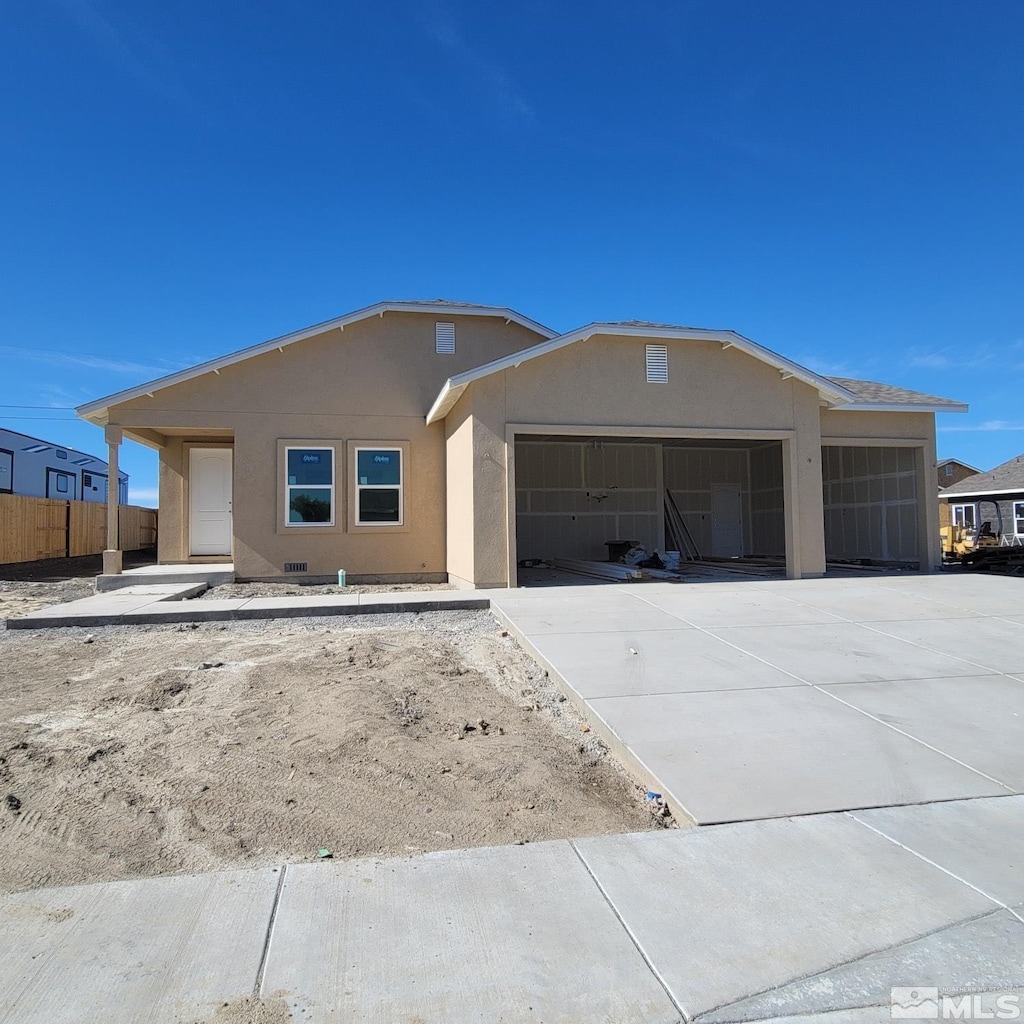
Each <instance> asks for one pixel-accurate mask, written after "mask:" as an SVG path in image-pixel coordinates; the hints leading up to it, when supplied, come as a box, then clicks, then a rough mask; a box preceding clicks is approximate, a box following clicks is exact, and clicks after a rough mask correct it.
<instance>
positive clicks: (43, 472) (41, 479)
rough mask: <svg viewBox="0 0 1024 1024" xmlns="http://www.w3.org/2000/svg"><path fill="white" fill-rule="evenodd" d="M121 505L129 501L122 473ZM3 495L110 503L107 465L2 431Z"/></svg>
mask: <svg viewBox="0 0 1024 1024" xmlns="http://www.w3.org/2000/svg"><path fill="white" fill-rule="evenodd" d="M119 479H120V489H119V492H120V503H121V504H122V505H123V504H126V503H127V501H128V474H127V473H121V474H120V475H119ZM0 494H25V495H29V496H31V497H35V498H65V499H70V500H72V501H101V502H102V501H106V500H107V464H106V463H105V462H104V461H103V460H102V459H97V458H96V457H95V456H94V455H87V454H86V453H85V452H80V451H76V450H75V449H74V448H65V447H63V446H62V445H59V444H54V443H53V442H52V441H43V440H40V439H39V438H38V437H29V436H28V435H27V434H19V433H18V432H17V431H14V430H4V429H2V428H0Z"/></svg>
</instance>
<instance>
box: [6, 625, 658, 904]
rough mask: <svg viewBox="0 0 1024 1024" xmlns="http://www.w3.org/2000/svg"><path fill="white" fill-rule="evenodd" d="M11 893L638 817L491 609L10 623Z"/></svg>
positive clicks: (549, 833) (446, 844)
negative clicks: (352, 617) (358, 616)
mask: <svg viewBox="0 0 1024 1024" xmlns="http://www.w3.org/2000/svg"><path fill="white" fill-rule="evenodd" d="M0 666H2V668H0V889H2V890H5V891H12V890H19V889H28V888H35V887H40V886H51V885H65V884H72V883H79V882H89V881H99V880H106V879H115V878H126V877H136V876H144V875H158V874H168V873H178V872H189V871H202V870H208V869H215V868H222V867H228V866H241V865H253V866H255V865H259V864H270V863H281V862H284V861H294V860H311V859H315V858H316V857H317V856H318V854H319V852H320V851H326V852H328V853H329V854H330V855H331V856H333V857H355V856H367V855H381V856H401V855H408V854H414V853H419V852H423V851H427V850H436V849H448V848H457V847H466V846H478V845H490V844H503V843H514V842H526V841H534V840H542V839H556V838H563V837H570V836H580V835H593V834H601V833H615V832H627V831H636V830H641V829H647V828H654V827H658V826H659V825H663V824H666V823H669V822H666V821H665V819H663V818H661V817H660V815H659V814H657V813H656V811H657V808H654V809H652V808H651V807H650V806H649V805H647V804H646V803H645V802H644V800H643V799H642V796H643V794H642V793H641V792H640V791H639V790H638V788H637V787H636V786H635V785H634V784H633V783H632V782H631V781H630V780H629V779H628V778H627V777H626V775H625V774H624V773H623V771H622V770H621V769H620V768H619V766H618V765H617V763H616V762H615V761H614V760H613V759H612V758H611V757H610V756H609V755H608V754H607V751H606V750H605V748H604V747H603V745H602V744H601V743H600V741H598V740H597V739H596V738H595V737H594V734H593V733H591V732H589V730H588V729H587V727H586V724H585V723H584V722H583V721H582V719H580V718H579V716H578V714H577V712H576V711H575V709H574V708H573V707H572V705H571V704H570V703H569V702H567V701H564V699H562V698H561V696H560V694H558V693H557V691H556V690H555V688H554V686H553V684H551V683H550V681H549V680H548V679H547V678H546V676H545V674H544V672H543V671H542V670H541V669H539V668H538V667H537V666H536V665H535V664H534V663H533V662H532V661H530V660H529V659H528V658H527V657H526V656H525V654H524V653H523V652H522V650H521V649H520V648H519V647H518V645H517V644H516V642H515V641H514V640H513V639H512V638H511V637H509V636H506V635H503V630H501V628H500V627H499V626H498V625H497V624H496V623H495V621H494V620H493V619H492V618H491V617H490V616H489V615H487V614H485V613H467V612H452V613H435V614H424V615H400V616H399V615H394V616H379V617H367V618H366V619H362V620H360V621H359V623H348V622H346V623H343V624H339V623H338V622H337V621H336V620H329V621H325V620H316V619H304V620H289V621H287V622H280V623H278V622H266V623H232V624H230V625H227V624H217V623H210V624H207V625H203V626H200V627H198V628H192V627H186V626H181V627H175V626H159V627H156V626H154V627H144V628H132V627H109V628H105V629H100V630H94V631H86V630H81V629H65V630H45V631H38V632H36V631H20V630H19V631H3V632H0Z"/></svg>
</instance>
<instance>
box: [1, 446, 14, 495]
mask: <svg viewBox="0 0 1024 1024" xmlns="http://www.w3.org/2000/svg"><path fill="white" fill-rule="evenodd" d="M13 490H14V452H12V451H8V449H6V448H0V494H10V493H11V492H12V491H13Z"/></svg>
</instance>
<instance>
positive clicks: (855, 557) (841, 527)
mask: <svg viewBox="0 0 1024 1024" xmlns="http://www.w3.org/2000/svg"><path fill="white" fill-rule="evenodd" d="M915 454H916V453H915V450H914V449H913V448H893V447H858V446H840V445H826V446H825V447H823V448H822V450H821V482H822V503H823V505H824V512H825V558H826V559H827V560H828V561H829V562H853V563H859V564H862V565H880V566H882V565H893V566H901V567H904V568H918V567H919V565H920V558H921V548H920V534H919V529H918V521H919V520H918V516H919V510H918V493H917V464H916V460H915Z"/></svg>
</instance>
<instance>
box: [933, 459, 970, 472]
mask: <svg viewBox="0 0 1024 1024" xmlns="http://www.w3.org/2000/svg"><path fill="white" fill-rule="evenodd" d="M951 462H955V463H956V464H957V465H958V466H963V467H964V469H969V470H970V471H971V472H972V473H980V472H981V470H980V469H978V467H977V466H972V465H971V464H970V463H969V462H964V461H963V459H939V461H938V462H936V463H935V466H936V468H937V469H942V467H943V466H948V465H949V464H950V463H951Z"/></svg>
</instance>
